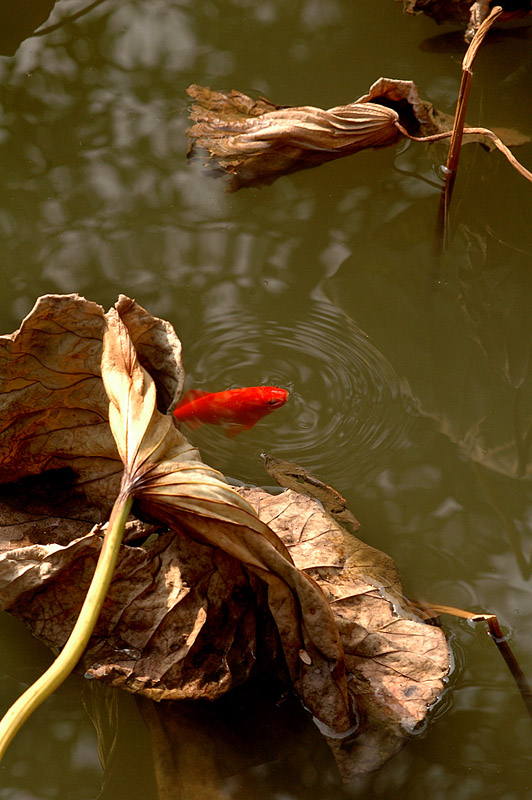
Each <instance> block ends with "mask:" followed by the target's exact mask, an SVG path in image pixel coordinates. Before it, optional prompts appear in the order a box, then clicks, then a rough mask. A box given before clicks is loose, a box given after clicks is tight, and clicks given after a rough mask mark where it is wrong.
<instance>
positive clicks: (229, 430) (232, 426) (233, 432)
mask: <svg viewBox="0 0 532 800" xmlns="http://www.w3.org/2000/svg"><path fill="white" fill-rule="evenodd" d="M254 424H255V423H254V422H253V423H252V424H251V425H239V424H238V422H230V423H229V424H228V425H224V428H225V435H226V436H229V437H231V438H232V437H233V436H237V435H238V434H239V433H242V431H249V429H250V428H252V427H253V425H254Z"/></svg>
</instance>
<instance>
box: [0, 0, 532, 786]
mask: <svg viewBox="0 0 532 800" xmlns="http://www.w3.org/2000/svg"><path fill="white" fill-rule="evenodd" d="M61 6H64V8H61ZM78 7H79V5H78V4H75V3H73V2H72V3H71V2H64V3H61V4H59V9H58V11H60V13H61V14H66V13H67V12H69V11H73V10H75V9H77V8H78ZM53 19H55V17H54V18H53ZM452 30H453V28H452V27H451V26H449V27H447V28H442V27H437V26H436V25H435V24H434V23H433V22H432V21H431V20H430V19H428V18H427V17H422V16H419V17H407V16H404V15H402V13H401V8H400V5H399V4H396V3H394V2H392V0H373V2H370V0H357V1H356V2H354V3H353V2H348V0H303V1H302V2H298V3H284V2H280V0H271V1H270V2H268V0H264V1H261V0H253V2H251V1H250V0H235V1H234V2H229V0H227V1H226V2H224V0H219V1H217V0H211V1H210V2H205V3H193V2H186V0H183V2H171V0H149V2H148V0H144V2H142V1H141V0H136V1H135V2H134V1H133V0H130V2H128V3H120V2H114V1H113V0H108V1H107V2H104V3H102V4H101V5H100V6H98V7H97V8H95V9H94V10H93V11H92V12H91V13H90V14H89V15H87V16H86V17H83V18H81V19H79V20H78V21H77V22H76V23H75V24H73V25H70V26H67V27H63V28H62V29H60V30H58V31H56V32H54V33H52V34H49V35H48V36H45V37H33V38H29V39H27V40H26V41H25V42H24V43H23V44H22V46H21V47H20V48H19V50H18V51H17V53H16V55H15V56H14V57H3V58H2V59H1V60H0V75H1V82H0V85H1V88H0V104H1V116H0V176H1V185H2V193H1V196H0V235H1V237H2V249H1V251H0V270H1V275H2V282H1V284H0V324H1V328H2V330H3V331H4V332H8V331H11V330H13V329H15V328H17V327H18V325H19V323H20V320H21V318H22V317H23V316H24V315H25V314H26V313H27V312H28V311H29V310H30V308H31V307H32V305H33V303H34V301H35V299H36V298H37V296H39V295H40V294H44V293H47V292H74V291H77V292H79V293H81V294H84V295H85V296H86V297H88V298H90V299H92V300H96V301H98V302H100V303H102V304H103V305H104V306H105V307H106V308H108V307H109V306H111V305H112V303H113V302H114V300H115V298H116V296H117V294H118V293H120V292H123V293H125V294H128V295H130V296H132V297H135V298H136V299H137V300H138V301H139V302H140V303H141V304H142V305H144V306H145V307H146V308H148V309H149V311H151V312H152V313H153V314H156V315H158V316H161V317H164V318H166V319H168V320H170V321H171V322H172V323H173V325H174V326H175V328H176V330H177V332H178V334H179V336H180V337H181V339H182V341H183V345H184V354H185V367H186V369H187V374H188V384H189V385H190V386H195V387H199V388H202V387H203V388H212V389H213V390H218V389H222V388H226V387H231V386H237V385H246V384H247V385H252V384H255V383H262V382H268V383H270V382H271V383H278V384H280V385H282V386H286V387H287V388H289V389H290V390H291V392H292V399H291V402H290V403H289V404H288V405H287V406H286V407H285V408H284V409H283V410H282V412H279V413H278V415H277V414H276V415H272V416H271V417H269V418H267V419H265V420H264V421H263V422H262V423H261V424H260V425H258V426H257V427H256V428H254V429H253V430H252V431H251V432H249V433H248V434H246V435H242V436H240V437H237V438H236V439H234V440H229V439H227V438H225V437H224V436H223V435H222V434H221V433H220V432H219V431H218V430H217V429H212V428H208V429H207V428H203V429H200V430H199V431H198V432H197V434H196V435H195V438H194V440H195V442H196V443H197V444H198V445H199V447H200V448H201V451H202V454H203V457H204V459H205V460H206V461H207V462H208V463H210V464H211V465H212V466H214V467H217V468H219V469H221V470H222V471H224V472H226V473H227V474H229V475H232V476H233V477H235V478H237V479H239V480H242V481H249V482H253V483H257V484H260V485H264V484H268V483H269V482H271V479H268V476H266V475H265V473H264V470H263V468H262V462H261V459H260V453H261V452H263V451H265V450H268V451H272V452H275V453H276V454H277V455H281V456H283V457H285V458H291V459H293V460H295V461H298V462H299V463H301V464H302V465H304V466H305V467H307V468H308V469H310V470H311V471H313V472H314V473H317V474H318V475H319V476H320V477H321V478H322V479H324V480H325V481H327V482H328V483H330V484H331V485H333V486H335V487H336V488H337V489H339V490H340V491H341V492H343V493H344V494H345V495H346V496H347V497H348V499H349V500H350V503H351V507H352V510H353V511H354V513H355V514H356V516H357V517H358V518H359V519H360V520H361V522H362V524H363V527H362V530H361V534H362V536H363V538H364V539H365V540H366V541H368V542H369V543H371V544H373V545H375V546H376V547H379V548H381V549H384V550H386V551H387V552H388V553H390V554H391V555H392V556H393V557H394V558H395V560H396V561H397V564H398V566H399V569H400V571H401V574H402V576H403V579H404V583H405V589H406V591H407V593H408V594H409V595H410V596H412V597H416V598H419V599H425V600H431V601H433V602H439V603H443V604H447V605H455V606H460V607H464V608H468V609H473V610H478V611H481V610H485V611H492V612H495V613H496V614H497V615H498V616H499V619H500V621H501V623H502V624H503V625H504V627H505V629H506V630H508V631H510V632H511V642H512V646H513V648H514V651H515V653H516V655H517V657H518V658H519V661H520V664H521V666H522V668H523V670H524V671H525V673H526V674H527V675H528V676H529V677H531V678H532V648H531V645H530V642H531V641H532V611H531V604H530V598H531V583H530V571H531V555H530V554H531V549H532V546H531V530H532V498H531V496H530V473H531V471H532V460H531V452H530V445H531V438H532V435H531V434H530V430H531V427H530V426H531V424H532V396H531V395H532V376H531V359H530V356H531V352H532V321H531V314H530V308H531V307H532V229H531V226H530V208H531V201H532V187H531V186H530V184H528V183H527V182H526V181H525V180H524V179H523V178H521V177H520V176H519V175H517V173H515V172H514V171H513V170H512V169H511V168H510V167H509V165H508V164H507V163H506V162H505V161H504V159H503V158H502V157H501V156H499V155H498V154H491V155H490V154H488V153H486V152H485V151H484V150H482V149H481V148H480V147H478V146H469V147H468V148H466V149H464V151H463V154H462V160H461V171H460V174H459V177H458V181H457V184H456V188H455V194H454V197H453V204H452V210H451V242H450V247H449V250H448V251H447V253H446V254H445V256H444V258H443V261H442V264H441V267H440V269H439V271H435V270H434V265H433V263H432V259H431V248H432V240H433V233H434V227H435V219H436V213H437V207H438V194H439V189H438V185H439V177H438V171H437V170H438V166H439V165H440V164H441V163H442V161H444V159H445V154H446V149H445V147H444V146H443V145H440V146H431V147H430V146H424V145H416V144H414V143H409V145H407V146H406V145H404V144H403V145H401V146H399V147H395V148H389V149H385V150H381V151H368V152H362V153H359V154H357V155H355V156H353V157H351V158H349V159H344V160H339V161H337V162H334V163H330V164H327V165H324V166H322V167H320V168H318V169H315V170H309V171H306V172H301V173H299V174H294V175H292V176H290V177H285V178H282V179H280V180H279V181H278V182H277V183H275V184H273V185H272V186H271V187H268V188H265V189H262V190H243V191H241V192H239V193H237V194H235V195H227V194H224V191H223V185H222V184H221V183H220V182H216V181H214V180H212V179H210V178H207V177H205V176H202V175H201V174H199V172H198V171H197V170H195V169H192V168H191V167H189V166H187V164H186V162H185V152H186V147H187V144H186V137H185V135H184V134H185V130H186V127H187V98H186V94H185V89H186V87H187V85H188V84H189V83H191V82H197V83H199V84H202V85H206V86H211V87H213V88H226V89H231V88H236V89H240V90H243V91H252V92H256V93H258V94H262V95H265V96H267V97H269V98H270V99H272V100H274V101H276V102H278V103H282V104H293V105H303V104H309V105H310V104H313V105H319V106H323V107H329V106H333V105H337V104H342V103H347V102H349V101H351V100H353V99H355V98H356V97H358V96H360V95H361V94H364V93H365V92H366V91H367V89H368V87H369V85H370V84H371V83H372V82H373V81H374V80H376V79H377V78H378V77H380V76H381V75H385V76H390V77H394V78H403V79H413V80H415V81H416V83H417V84H418V86H419V89H420V94H421V96H422V97H424V98H425V99H428V100H430V101H432V102H433V103H434V104H435V106H437V107H438V108H440V109H441V110H442V111H446V112H448V113H452V111H453V110H454V102H455V98H456V93H457V91H458V86H459V81H460V61H461V58H462V53H463V50H462V49H460V48H459V47H457V40H456V39H450V40H443V41H442V40H438V41H437V42H428V43H426V44H424V45H422V42H424V41H425V40H426V39H428V38H429V37H435V36H437V35H440V34H442V33H445V32H447V31H452ZM527 33H528V32H527V31H526V30H522V29H518V30H513V31H511V32H509V33H508V34H506V36H502V37H501V36H496V37H493V38H492V40H491V41H490V40H488V41H487V42H486V44H485V46H484V48H483V50H482V52H481V54H480V56H479V59H478V61H477V64H476V66H475V79H474V88H473V93H472V97H471V102H470V110H469V114H468V118H469V120H470V122H471V123H473V124H479V125H485V126H487V127H497V126H499V127H510V128H518V129H519V130H521V131H523V132H525V133H530V132H531V131H532V103H531V92H530V78H529V76H530V71H531V68H532V56H531V51H530V40H529V38H528V36H527ZM516 155H517V156H518V157H519V158H520V159H521V160H522V161H523V163H525V164H526V165H527V166H528V167H529V168H530V167H531V166H532V145H530V144H529V145H525V146H523V147H521V148H519V150H518V151H516ZM445 622H446V631H447V632H448V634H449V636H450V637H451V641H452V646H453V651H454V656H455V660H456V668H455V671H454V673H453V675H452V678H451V681H450V688H449V691H448V693H447V695H446V696H445V698H444V700H443V701H442V703H441V704H440V706H439V707H438V708H436V709H435V712H434V714H433V719H432V721H431V723H430V725H429V726H428V727H427V729H426V730H425V731H424V732H423V733H421V734H420V735H418V736H417V737H415V738H414V740H413V741H412V742H411V743H409V745H408V746H407V747H406V748H405V750H403V751H402V752H401V753H400V754H399V755H397V756H396V757H395V758H394V759H392V760H391V761H390V762H389V763H388V764H387V765H386V766H385V767H384V768H383V769H382V770H381V771H380V772H379V773H377V774H376V775H374V776H372V777H370V778H368V779H366V780H365V781H364V782H362V783H360V784H357V785H355V786H353V787H349V789H347V790H346V797H349V798H352V799H354V798H356V799H357V800H359V798H360V799H361V798H365V800H366V799H367V798H375V799H376V798H379V800H385V799H387V798H390V797H394V798H398V799H401V800H403V799H404V800H421V798H423V800H429V799H430V800H444V798H445V800H447V798H453V800H477V799H480V798H482V800H495V798H496V799H497V800H525V798H528V797H530V796H532V778H531V777H530V775H531V774H532V758H531V752H532V724H531V722H530V720H529V718H528V717H527V715H526V712H525V710H524V707H523V704H522V701H521V699H520V697H519V695H518V693H517V690H516V688H515V686H514V684H513V681H512V679H511V677H510V675H509V673H508V671H507V669H506V667H505V666H504V664H503V663H502V660H501V658H500V656H499V655H498V653H497V651H496V649H495V647H494V646H493V644H492V643H491V642H489V640H488V639H487V637H486V636H485V634H484V633H481V632H478V631H475V630H474V629H473V628H471V627H470V626H469V625H468V624H467V623H465V622H459V621H455V620H446V621H445ZM0 625H1V627H0V640H1V652H2V657H1V660H2V664H1V669H0V672H1V678H0V694H1V699H2V705H3V706H7V705H8V703H9V702H11V701H12V700H13V699H14V698H15V697H16V696H17V695H18V694H19V693H20V691H22V689H23V688H24V687H25V686H26V685H27V684H28V683H30V682H31V681H32V680H33V679H35V677H37V675H38V674H39V673H40V672H41V671H42V669H43V668H44V666H45V665H46V663H47V662H48V660H49V655H48V653H47V652H46V651H45V649H44V648H42V647H41V646H40V645H38V644H36V643H35V642H34V641H33V640H32V639H31V637H30V636H29V634H27V633H26V632H25V630H23V629H21V627H20V626H19V625H18V624H16V623H15V621H14V620H12V619H11V617H9V616H8V615H7V614H4V615H3V616H2V617H1V618H0ZM83 683H84V682H83V680H82V679H81V678H79V677H73V678H72V679H71V680H69V681H68V682H67V683H66V684H65V685H64V686H63V687H62V688H61V689H60V690H59V691H58V692H57V693H56V694H55V695H54V697H53V698H51V699H50V700H49V701H48V703H47V704H45V706H44V707H43V708H42V709H41V710H40V711H39V712H38V713H37V714H36V715H35V716H34V718H32V720H31V721H30V722H29V723H28V724H27V726H26V727H25V729H24V730H23V732H21V734H20V735H19V736H18V738H17V740H16V741H15V743H14V744H13V745H12V748H11V750H10V752H9V753H8V756H7V757H6V760H5V765H4V766H3V767H2V768H1V771H0V787H1V788H0V798H2V800H30V799H31V800H41V799H42V800H44V798H60V799H61V800H78V799H79V800H87V799H88V798H95V797H97V796H100V795H99V792H100V789H101V784H102V772H101V768H100V765H99V761H98V756H97V751H96V734H95V732H94V728H93V726H92V724H91V722H90V720H89V717H88V716H87V714H86V712H85V710H84V708H83V706H82V695H83V693H84V691H86V690H84V689H83ZM120 702H121V709H120V720H121V722H120V726H121V727H120V737H119V739H120V744H119V753H120V756H121V757H119V758H116V759H115V764H114V767H113V769H112V770H110V771H109V772H108V774H106V783H105V788H104V790H103V793H102V794H101V797H105V798H106V799H107V800H122V798H123V797H126V796H133V797H135V798H137V800H138V799H139V798H145V800H153V798H155V789H154V785H153V777H152V775H151V772H150V768H149V762H150V759H149V752H148V750H149V742H148V739H147V735H146V733H145V732H144V728H143V725H142V723H141V722H140V720H139V718H138V714H137V711H136V708H135V706H134V703H133V701H132V700H131V698H121V701H120ZM122 706H123V707H122ZM294 730H295V732H294V733H293V736H294V741H295V742H297V726H296V727H295V729H294ZM309 748H311V745H309ZM305 753H306V755H305ZM320 763H321V762H320V759H319V758H318V757H316V760H315V761H312V762H310V761H309V758H308V751H307V750H306V744H305V742H302V743H301V742H300V743H298V746H294V751H293V755H292V758H291V760H288V761H279V760H275V759H274V758H272V759H271V760H270V761H269V762H268V763H265V764H263V765H262V766H260V767H259V766H257V767H256V768H255V770H254V771H253V770H252V771H251V772H249V773H248V774H247V776H246V778H245V779H242V783H241V784H239V783H238V779H233V783H230V787H232V788H230V790H228V791H230V792H232V794H231V793H230V794H229V795H228V796H230V797H232V798H242V800H244V798H248V797H249V796H255V797H257V798H265V799H266V798H267V800H285V799H286V798H298V799H299V798H316V800H318V798H319V799H320V800H324V798H326V797H327V798H328V797H332V796H335V797H337V796H339V795H338V791H337V790H335V791H334V792H333V793H332V794H331V792H332V790H330V789H328V788H327V780H328V777H327V774H326V773H327V767H326V759H325V760H324V762H323V763H324V765H325V766H323V770H321V771H320V769H317V768H316V766H315V765H316V764H318V765H319V764H320ZM197 796H198V797H200V796H201V795H200V794H198V795H197Z"/></svg>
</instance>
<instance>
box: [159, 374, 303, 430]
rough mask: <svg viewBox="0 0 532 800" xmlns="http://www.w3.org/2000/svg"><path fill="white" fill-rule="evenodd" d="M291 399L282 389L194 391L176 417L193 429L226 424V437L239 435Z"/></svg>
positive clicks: (178, 407) (249, 388) (182, 402)
mask: <svg viewBox="0 0 532 800" xmlns="http://www.w3.org/2000/svg"><path fill="white" fill-rule="evenodd" d="M287 400H288V392H287V391H286V389H280V388H279V387H278V386H248V387H247V388H245V389H227V390H226V391H224V392H204V391H200V390H197V389H191V390H190V391H188V392H186V394H185V395H184V397H183V399H182V400H181V402H180V403H179V405H178V406H177V408H176V409H175V411H174V417H176V419H177V420H179V422H184V423H186V424H187V425H189V426H190V427H191V428H197V427H199V426H200V425H203V424H204V423H207V424H209V425H222V426H223V427H225V433H226V436H236V435H237V433H240V432H241V431H247V430H249V429H250V428H252V427H253V425H255V423H256V422H258V421H259V420H260V419H262V417H264V416H265V415H266V414H271V412H272V411H275V409H277V408H280V407H281V406H283V405H284V404H285V403H286V401H287Z"/></svg>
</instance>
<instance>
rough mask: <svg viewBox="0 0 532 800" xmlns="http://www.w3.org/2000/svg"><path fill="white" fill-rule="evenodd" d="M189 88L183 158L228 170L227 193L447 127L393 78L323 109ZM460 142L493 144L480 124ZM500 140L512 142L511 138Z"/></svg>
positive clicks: (406, 84)
mask: <svg viewBox="0 0 532 800" xmlns="http://www.w3.org/2000/svg"><path fill="white" fill-rule="evenodd" d="M187 92H188V94H189V95H190V96H191V97H192V98H193V100H194V103H193V105H192V108H191V111H190V118H191V120H192V121H193V123H194V124H193V125H192V126H191V127H190V128H189V130H188V131H187V134H188V136H189V138H190V140H191V143H190V148H189V153H188V156H189V158H190V159H191V160H192V161H194V162H198V163H200V164H201V165H202V166H204V167H205V168H206V169H207V171H208V172H209V173H210V174H211V175H213V176H221V175H225V176H228V177H229V180H228V184H227V189H228V191H236V190H237V189H240V188H242V187H246V186H265V185H268V184H270V183H273V181H275V180H277V178H279V177H280V176H281V175H286V174H288V173H290V172H295V171H297V170H300V169H306V168H308V167H315V166H318V165H320V164H323V163H325V162H326V161H331V160H332V159H336V158H341V157H343V156H348V155H352V154H353V153H356V152H358V151H359V150H363V149H366V148H377V147H385V146H387V145H391V144H393V143H394V142H396V141H397V140H398V139H399V138H400V137H401V136H405V135H407V136H409V137H416V136H422V137H423V140H424V138H426V137H430V136H436V135H437V134H440V135H441V134H443V133H448V132H449V131H451V130H452V127H453V118H452V117H450V116H448V115H446V114H443V113H442V112H440V111H437V110H436V109H434V107H433V106H432V104H431V103H429V102H427V101H425V100H422V99H421V98H420V97H419V94H418V90H417V86H416V85H415V83H413V81H404V80H397V79H395V78H379V79H378V80H377V81H375V82H374V83H373V84H372V85H371V87H370V89H369V91H368V92H367V94H365V95H363V96H362V97H359V98H358V100H355V101H354V102H352V103H348V104H347V105H344V106H335V107H333V108H329V109H327V110H324V109H321V108H316V107H314V106H277V105H275V104H274V103H271V102H270V101H268V100H264V99H261V100H257V101H254V100H252V98H250V97H248V96H247V95H245V94H243V93H242V92H236V91H232V92H227V93H226V92H221V91H213V90H211V89H207V88H204V87H202V86H197V85H196V84H193V85H192V86H189V87H188V89H187ZM488 133H489V132H488ZM524 140H525V141H526V137H525V139H524ZM464 142H465V143H467V142H479V143H481V144H483V145H486V146H487V147H488V149H493V148H494V143H493V141H492V138H491V137H490V136H489V135H486V134H485V133H482V132H480V129H479V130H477V131H475V132H471V133H467V131H465V136H464ZM504 142H505V143H506V144H507V145H508V144H512V143H517V142H516V140H515V138H513V137H512V140H510V141H508V140H507V139H506V138H504ZM507 157H508V156H507Z"/></svg>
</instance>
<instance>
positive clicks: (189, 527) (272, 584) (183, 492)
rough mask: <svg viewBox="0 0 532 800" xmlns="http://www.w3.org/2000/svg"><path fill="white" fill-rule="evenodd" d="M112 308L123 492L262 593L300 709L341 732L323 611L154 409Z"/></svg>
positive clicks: (111, 363)
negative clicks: (220, 554) (260, 586)
mask: <svg viewBox="0 0 532 800" xmlns="http://www.w3.org/2000/svg"><path fill="white" fill-rule="evenodd" d="M121 311H122V306H121V304H120V303H119V304H117V307H116V309H112V310H111V311H110V312H109V313H108V314H107V329H106V332H105V335H104V350H103V357H102V378H103V382H104V386H105V388H106V391H107V394H108V395H109V399H110V409H109V422H110V426H111V430H112V432H113V436H114V437H115V440H116V443H117V447H118V450H119V452H120V455H121V458H122V460H123V461H124V467H125V470H124V478H123V482H122V491H123V492H125V493H129V494H132V495H134V497H135V499H136V502H137V505H138V508H139V509H140V511H141V513H143V514H146V515H147V516H148V517H150V518H153V519H156V520H158V521H161V522H164V523H165V524H166V525H168V526H169V527H170V528H172V529H174V530H177V531H178V532H182V531H186V532H187V533H188V534H189V535H190V536H191V537H192V538H193V539H195V540H197V541H200V542H202V543H206V544H210V545H212V546H214V547H217V548H220V549H222V550H224V551H225V552H226V553H228V554H229V555H231V556H233V557H234V558H236V559H238V560H239V561H240V562H242V563H243V564H245V565H246V567H247V568H248V569H251V570H252V571H253V572H255V573H256V574H257V575H258V576H259V577H260V578H261V580H263V581H265V582H266V583H267V584H268V601H269V607H270V610H271V612H272V615H273V617H274V619H275V621H276V624H277V628H278V630H279V636H280V640H281V644H282V647H283V651H284V654H285V658H286V662H287V666H288V669H289V671H290V674H291V677H292V681H293V683H294V686H295V688H296V690H297V691H298V693H299V694H300V695H301V696H302V698H303V701H304V702H305V704H306V705H307V706H308V707H309V708H311V709H312V711H313V713H315V715H316V716H317V717H318V718H319V719H322V720H323V721H324V722H326V723H327V724H329V725H331V727H332V728H333V729H335V730H339V731H341V730H346V729H347V728H349V727H350V724H351V720H350V714H349V710H348V707H347V698H346V684H345V671H344V659H343V651H342V646H341V643H340V638H339V634H338V631H337V629H336V626H335V624H334V620H333V617H332V613H331V610H330V608H329V604H328V602H327V600H326V598H325V596H324V594H323V592H322V591H321V590H320V589H319V587H318V586H317V585H316V584H315V582H314V581H313V580H312V579H311V578H310V577H309V576H307V575H305V574H304V573H302V572H300V571H299V570H298V569H297V568H296V567H295V566H294V565H293V563H292V560H291V558H290V556H289V554H288V551H287V550H286V548H285V546H284V545H283V544H282V542H281V541H280V540H279V539H278V537H277V536H276V535H275V534H274V533H273V532H272V531H271V530H270V529H269V528H268V526H267V525H265V524H264V523H263V522H262V521H261V520H260V519H259V518H258V516H257V514H256V512H255V510H254V509H253V508H252V507H251V506H250V505H249V503H247V502H246V501H245V500H244V499H243V498H242V497H241V496H240V495H239V494H238V493H237V492H235V491H234V489H232V488H231V487H230V486H229V485H228V484H227V482H226V481H225V479H224V478H223V476H222V475H221V474H220V473H219V472H216V471H215V470H213V469H212V468H210V467H208V466H207V465H206V464H203V463H202V462H201V460H200V457H199V453H198V451H197V450H196V449H195V448H192V447H191V445H190V444H189V443H188V442H187V440H186V439H185V438H184V436H183V435H182V434H181V433H180V431H179V430H178V429H177V427H176V424H175V422H174V419H173V417H172V416H171V415H165V414H161V413H160V412H159V411H158V410H157V408H156V393H155V387H154V385H153V381H152V379H151V377H150V375H149V373H148V372H147V371H146V370H145V369H143V368H142V366H141V365H140V363H139V362H138V359H137V357H136V353H135V350H134V347H133V343H132V340H131V338H130V336H129V333H128V329H127V325H126V324H125V322H124V318H123V317H122V316H121Z"/></svg>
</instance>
